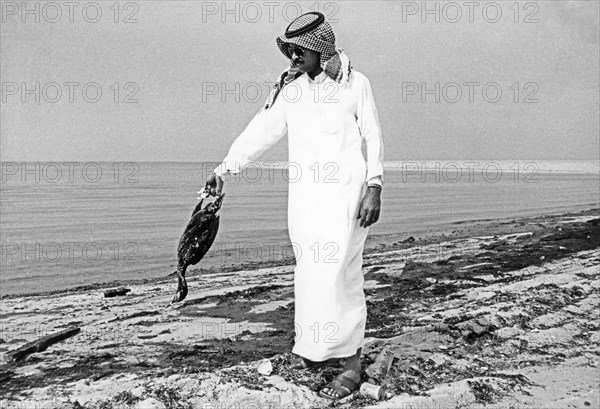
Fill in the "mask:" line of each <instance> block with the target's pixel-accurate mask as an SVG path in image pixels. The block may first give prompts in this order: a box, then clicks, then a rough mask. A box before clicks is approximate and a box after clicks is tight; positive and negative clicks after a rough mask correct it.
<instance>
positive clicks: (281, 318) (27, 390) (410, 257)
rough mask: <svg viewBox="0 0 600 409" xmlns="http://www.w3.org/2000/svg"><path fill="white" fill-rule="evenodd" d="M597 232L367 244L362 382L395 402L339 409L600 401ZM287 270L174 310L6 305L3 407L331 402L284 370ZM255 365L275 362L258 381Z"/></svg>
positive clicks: (575, 223)
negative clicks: (29, 348)
mask: <svg viewBox="0 0 600 409" xmlns="http://www.w3.org/2000/svg"><path fill="white" fill-rule="evenodd" d="M599 223H600V210H599V209H593V210H587V211H582V212H576V213H573V212H571V213H563V214H560V215H542V216H537V217H529V218H516V219H515V218H511V220H498V221H493V222H489V223H485V222H481V221H475V222H472V223H468V224H469V226H464V225H463V226H461V227H460V228H458V229H454V230H455V231H454V232H447V231H444V232H437V233H436V235H434V236H431V237H428V238H427V239H423V240H421V241H419V240H418V239H415V240H414V241H413V240H406V239H405V240H399V239H398V240H393V239H391V240H389V241H388V243H383V244H382V245H381V246H380V248H374V249H373V250H372V251H369V252H368V254H365V260H364V265H363V269H364V273H365V286H364V288H365V295H366V296H367V309H368V318H367V328H366V340H365V347H364V349H363V368H364V371H363V381H371V382H374V383H376V384H383V385H385V386H386V387H387V388H388V390H389V391H390V392H391V394H392V395H393V396H392V397H391V399H389V400H387V401H383V402H377V401H373V400H370V399H367V398H357V399H356V400H354V401H352V402H349V403H347V404H345V405H337V406H338V407H348V408H349V407H352V408H363V407H373V408H397V407H402V405H408V404H410V405H413V406H412V407H457V406H458V407H461V406H462V407H472V406H473V405H479V406H478V407H488V408H498V407H509V406H511V405H512V406H513V407H532V408H533V407H535V408H558V407H566V406H570V407H585V406H591V407H595V406H598V404H600V395H599V391H598V387H597V382H596V380H597V377H598V375H599V372H598V368H599V363H600V353H599V352H598V351H599V350H600V349H599V347H600V337H599V336H598V333H599V330H600V327H599V326H598V312H597V311H599V310H600V309H598V308H597V307H598V306H599V304H600V285H599V284H598V283H599V281H598V279H599V278H600V271H599V268H598V267H599V266H600V250H599V248H600V229H599ZM291 267H292V266H289V265H287V266H278V267H265V268H262V269H253V270H242V271H236V272H220V273H215V274H212V275H210V276H208V277H205V276H202V275H196V276H193V277H191V280H190V281H189V284H190V294H189V295H188V299H186V300H185V301H184V302H182V303H181V304H178V305H175V306H168V302H169V301H170V299H171V297H172V292H171V290H173V289H174V287H175V286H174V282H171V281H170V280H169V281H168V282H166V281H165V282H164V283H162V284H160V283H151V284H141V285H132V286H131V292H130V293H128V294H127V295H125V296H122V297H114V298H104V297H103V295H102V293H101V292H100V291H96V290H90V291H82V292H70V293H64V292H63V293H60V294H55V295H46V296H25V297H15V298H11V299H4V300H3V302H2V311H3V314H2V327H1V328H2V331H3V332H2V335H1V336H0V364H2V365H0V384H1V386H2V390H3V395H2V397H0V405H1V406H2V407H7V408H10V407H13V406H14V407H29V406H35V405H38V406H39V405H40V404H50V403H52V404H54V405H60V407H65V408H72V409H81V408H86V409H105V408H117V407H118V408H123V409H125V408H127V409H134V408H135V409H145V408H163V409H164V408H196V407H214V405H217V407H219V409H224V408H235V407H240V405H242V407H245V406H248V407H269V406H273V405H275V406H276V407H281V406H282V405H283V407H294V408H325V407H332V404H331V402H329V401H326V400H324V399H321V398H319V397H318V396H317V394H316V392H317V391H318V390H319V388H320V387H322V386H323V385H324V384H325V383H326V382H328V381H329V380H331V378H332V377H334V376H335V375H336V374H337V373H338V370H337V369H335V368H324V369H319V370H307V371H297V370H290V369H289V368H288V364H289V362H290V359H291V354H290V351H291V346H292V345H293V339H294V326H293V314H294V311H293V270H292V268H291ZM104 288H108V287H104ZM75 328H79V330H80V332H79V333H78V334H77V335H75V336H73V337H72V338H69V339H66V340H63V341H61V342H58V343H56V344H54V345H52V346H50V347H49V348H48V349H46V350H44V351H40V352H36V353H32V354H29V355H28V356H26V357H24V358H23V359H21V360H17V361H11V360H9V359H8V358H9V356H10V353H11V351H15V350H17V349H19V348H21V347H23V346H24V345H27V344H28V343H30V342H33V341H35V340H39V339H40V338H42V337H44V336H47V335H49V334H54V333H56V332H57V331H65V330H73V329H75ZM390 357H391V358H390ZM389 359H391V361H389ZM386 360H388V361H386ZM385 362H387V364H385ZM264 365H267V366H269V365H270V367H271V368H272V369H271V370H270V371H267V372H264V373H260V372H259V371H258V368H259V367H261V366H264ZM207 405H208V406H207ZM211 405H213V406H211ZM244 405H245V406H244ZM251 405H254V406H251Z"/></svg>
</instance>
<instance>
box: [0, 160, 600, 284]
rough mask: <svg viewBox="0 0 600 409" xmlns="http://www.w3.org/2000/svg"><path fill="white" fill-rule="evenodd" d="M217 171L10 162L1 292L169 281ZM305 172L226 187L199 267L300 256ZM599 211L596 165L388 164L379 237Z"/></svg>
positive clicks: (206, 165) (1, 188) (0, 214)
mask: <svg viewBox="0 0 600 409" xmlns="http://www.w3.org/2000/svg"><path fill="white" fill-rule="evenodd" d="M215 165H216V163H212V162H196V163H179V162H177V163H176V162H2V163H1V171H2V172H1V185H0V246H1V247H0V252H1V254H0V256H1V264H0V270H1V273H0V296H5V295H16V294H31V293H40V292H47V291H55V290H63V289H68V288H73V287H76V286H82V285H92V284H97V283H109V282H113V281H115V280H143V279H157V278H160V277H166V276H167V275H169V274H171V273H172V272H173V271H174V270H175V268H176V265H177V245H178V242H179V238H180V237H181V234H182V232H183V230H184V228H185V226H186V224H187V222H188V220H189V217H190V213H191V211H192V210H193V208H194V206H195V205H196V203H197V201H198V195H197V191H198V190H200V189H201V188H202V187H203V185H204V181H205V179H206V175H207V174H208V173H212V170H213V169H214V167H215ZM319 167H320V169H315V175H311V177H312V176H314V177H318V178H322V179H323V180H325V179H327V178H328V177H330V179H329V180H335V174H334V173H335V169H334V168H332V167H327V166H326V165H321V166H318V167H317V168H319ZM295 169H296V168H295V167H294V164H290V163H286V162H268V163H254V164H252V166H248V167H247V168H246V169H244V171H242V172H241V173H240V174H239V175H237V176H234V177H229V178H228V180H226V184H225V190H224V191H225V192H226V195H225V198H224V202H223V207H222V209H221V211H220V214H221V225H220V228H219V232H218V235H217V238H216V240H215V243H214V244H213V246H212V248H211V249H210V251H209V252H208V254H207V255H206V257H205V258H204V260H202V261H201V262H200V263H199V264H198V265H197V266H196V267H195V269H196V270H197V269H211V270H212V271H218V270H219V268H224V267H225V266H236V265H240V266H242V265H249V264H252V263H257V262H269V261H273V262H278V261H280V260H284V259H285V260H289V259H290V257H292V255H293V253H292V251H291V243H290V239H289V236H288V233H287V217H286V214H287V192H288V186H289V183H293V182H294V180H296V179H295V178H296V177H298V175H297V172H295ZM319 171H320V172H319ZM332 172H333V173H332ZM305 176H306V175H305ZM331 177H333V178H331ZM309 200H319V198H318V197H311V198H309ZM598 207H600V163H599V161H598V160H579V161H568V160H546V161H540V160H439V161H436V160H407V161H394V162H386V163H385V165H384V188H383V191H382V208H381V216H380V219H379V221H378V222H377V223H376V224H375V225H373V226H371V227H370V229H369V236H370V238H377V237H380V238H382V239H383V240H385V237H391V236H393V237H397V238H400V239H402V238H408V237H410V236H415V235H418V234H421V233H423V232H431V231H436V230H443V229H447V228H449V227H451V226H453V225H454V224H455V223H458V222H465V221H471V220H490V219H504V218H515V217H520V216H532V215H538V214H553V213H561V212H566V211H579V210H587V209H591V208H598ZM192 270H193V269H192ZM192 273H193V271H192Z"/></svg>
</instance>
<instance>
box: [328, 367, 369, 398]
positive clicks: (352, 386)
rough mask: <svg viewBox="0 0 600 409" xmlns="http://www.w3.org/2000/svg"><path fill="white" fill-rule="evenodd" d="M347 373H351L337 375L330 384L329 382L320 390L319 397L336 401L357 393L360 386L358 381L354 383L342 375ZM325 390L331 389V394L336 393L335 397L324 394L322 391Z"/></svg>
mask: <svg viewBox="0 0 600 409" xmlns="http://www.w3.org/2000/svg"><path fill="white" fill-rule="evenodd" d="M348 372H351V371H345V372H343V373H341V374H339V375H338V376H336V377H335V378H334V379H333V380H332V381H331V382H329V383H328V384H327V385H325V386H324V387H323V388H321V390H320V391H319V396H320V397H322V398H325V399H333V400H337V399H343V398H345V397H347V396H350V395H352V393H354V392H355V391H357V390H358V387H359V386H360V379H359V380H358V381H355V380H354V379H352V378H350V377H348V376H346V375H344V374H345V373H348ZM325 388H329V389H332V390H333V392H335V393H337V396H333V395H329V394H327V393H325V392H324V391H323V390H324V389H325ZM330 393H331V392H330Z"/></svg>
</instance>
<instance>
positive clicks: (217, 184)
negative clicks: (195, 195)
mask: <svg viewBox="0 0 600 409" xmlns="http://www.w3.org/2000/svg"><path fill="white" fill-rule="evenodd" d="M223 184H224V182H223V179H221V177H220V176H217V175H216V174H214V173H213V174H212V175H209V176H208V177H207V178H206V186H205V188H206V190H207V191H208V192H209V193H210V195H211V196H221V193H222V192H223Z"/></svg>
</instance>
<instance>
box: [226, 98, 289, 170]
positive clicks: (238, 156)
mask: <svg viewBox="0 0 600 409" xmlns="http://www.w3.org/2000/svg"><path fill="white" fill-rule="evenodd" d="M286 131H287V123H286V118H285V106H284V103H283V101H281V99H280V100H279V101H275V103H274V104H273V106H272V107H271V108H269V109H264V108H263V109H261V110H260V111H259V112H258V114H256V115H255V116H254V118H252V120H251V121H250V123H249V124H248V126H247V127H246V129H244V131H243V132H242V133H241V134H240V135H239V136H238V137H237V138H236V140H235V141H234V142H233V144H232V145H231V147H230V148H229V153H228V154H227V156H226V157H225V159H223V163H221V164H220V165H219V166H217V167H216V168H215V170H214V172H215V174H217V175H218V176H221V177H222V176H223V175H225V174H236V173H239V172H240V171H241V170H242V169H243V168H244V166H246V165H247V164H248V163H249V162H252V161H253V160H255V159H256V158H258V157H259V156H260V155H262V154H263V152H265V151H266V150H267V149H269V148H270V147H271V146H273V145H274V144H275V143H276V142H277V141H279V140H280V139H281V138H282V137H283V135H285V133H286Z"/></svg>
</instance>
